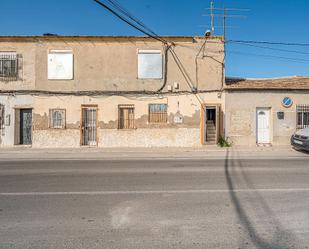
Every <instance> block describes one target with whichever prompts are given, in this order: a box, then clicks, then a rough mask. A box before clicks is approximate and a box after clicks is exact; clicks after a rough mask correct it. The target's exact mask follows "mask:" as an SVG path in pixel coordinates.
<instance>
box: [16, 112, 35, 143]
mask: <svg viewBox="0 0 309 249" xmlns="http://www.w3.org/2000/svg"><path fill="white" fill-rule="evenodd" d="M19 144H24V145H26V144H32V109H20V110H19Z"/></svg>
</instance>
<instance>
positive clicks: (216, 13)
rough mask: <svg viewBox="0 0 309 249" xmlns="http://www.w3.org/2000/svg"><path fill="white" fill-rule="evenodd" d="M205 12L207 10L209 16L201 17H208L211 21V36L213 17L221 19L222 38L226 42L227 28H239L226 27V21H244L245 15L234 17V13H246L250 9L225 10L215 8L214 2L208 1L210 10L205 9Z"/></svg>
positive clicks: (212, 33) (212, 32)
mask: <svg viewBox="0 0 309 249" xmlns="http://www.w3.org/2000/svg"><path fill="white" fill-rule="evenodd" d="M206 10H209V14H204V15H203V16H210V18H211V20H210V22H211V35H215V27H220V26H215V17H219V18H222V26H221V27H222V30H223V36H224V39H225V40H226V30H227V28H239V27H238V26H227V25H226V23H227V19H228V18H240V19H245V18H247V16H245V15H238V14H237V15H236V14H234V13H235V12H246V11H250V9H239V8H226V7H225V6H223V8H217V7H215V3H214V0H210V8H206ZM229 12H234V13H233V14H230V13H229Z"/></svg>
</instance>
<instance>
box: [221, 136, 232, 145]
mask: <svg viewBox="0 0 309 249" xmlns="http://www.w3.org/2000/svg"><path fill="white" fill-rule="evenodd" d="M218 145H219V146H220V147H231V146H232V143H230V142H229V141H228V138H226V139H225V138H224V137H222V136H220V137H219V142H218Z"/></svg>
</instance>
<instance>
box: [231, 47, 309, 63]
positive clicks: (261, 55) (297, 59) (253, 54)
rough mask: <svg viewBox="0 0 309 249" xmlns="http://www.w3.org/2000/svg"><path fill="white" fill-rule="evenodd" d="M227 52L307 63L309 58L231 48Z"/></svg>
mask: <svg viewBox="0 0 309 249" xmlns="http://www.w3.org/2000/svg"><path fill="white" fill-rule="evenodd" d="M227 52H228V53H233V54H239V55H246V56H258V57H264V58H268V59H281V60H286V61H291V62H296V63H302V64H309V60H306V59H299V58H291V57H283V56H276V55H265V54H255V53H246V52H240V51H233V50H228V51H227Z"/></svg>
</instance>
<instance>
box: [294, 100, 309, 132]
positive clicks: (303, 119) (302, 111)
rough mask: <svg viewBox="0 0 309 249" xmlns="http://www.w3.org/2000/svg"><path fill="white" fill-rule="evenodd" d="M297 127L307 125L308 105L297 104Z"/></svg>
mask: <svg viewBox="0 0 309 249" xmlns="http://www.w3.org/2000/svg"><path fill="white" fill-rule="evenodd" d="M296 112H297V129H304V128H307V127H309V105H297V106H296Z"/></svg>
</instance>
